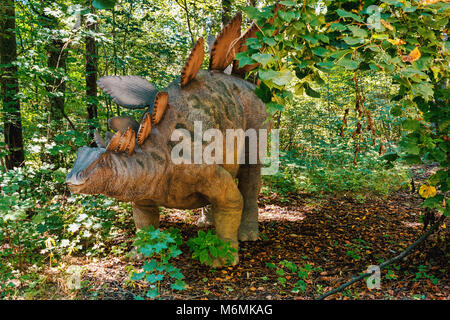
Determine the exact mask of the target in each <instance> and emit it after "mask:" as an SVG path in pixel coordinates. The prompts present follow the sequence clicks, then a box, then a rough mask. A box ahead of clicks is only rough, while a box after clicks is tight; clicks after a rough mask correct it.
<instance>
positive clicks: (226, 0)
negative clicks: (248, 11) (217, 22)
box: [222, 0, 232, 29]
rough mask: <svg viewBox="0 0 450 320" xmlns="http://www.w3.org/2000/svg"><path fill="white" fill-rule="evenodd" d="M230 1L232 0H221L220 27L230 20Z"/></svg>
mask: <svg viewBox="0 0 450 320" xmlns="http://www.w3.org/2000/svg"><path fill="white" fill-rule="evenodd" d="M231 3H232V0H222V29H223V27H225V26H226V25H227V24H228V23H229V22H230V20H231Z"/></svg>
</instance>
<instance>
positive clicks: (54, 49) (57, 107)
mask: <svg viewBox="0 0 450 320" xmlns="http://www.w3.org/2000/svg"><path fill="white" fill-rule="evenodd" d="M47 54H48V59H47V66H48V67H49V68H50V69H54V70H56V69H63V70H65V69H66V58H67V50H66V49H65V48H64V42H63V41H62V40H52V42H51V44H49V45H48V47H47ZM47 86H48V87H47V88H48V94H49V98H50V109H49V111H50V121H57V122H60V121H61V120H62V119H63V117H64V115H63V113H64V102H65V98H64V93H65V91H66V82H65V81H64V79H62V78H60V77H53V78H50V79H47Z"/></svg>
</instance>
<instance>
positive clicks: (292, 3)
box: [280, 0, 296, 7]
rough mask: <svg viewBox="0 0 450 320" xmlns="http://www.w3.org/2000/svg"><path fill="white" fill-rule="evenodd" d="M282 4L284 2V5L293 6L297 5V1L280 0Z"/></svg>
mask: <svg viewBox="0 0 450 320" xmlns="http://www.w3.org/2000/svg"><path fill="white" fill-rule="evenodd" d="M280 4H282V5H284V6H287V7H293V6H295V4H296V3H295V2H294V1H287V0H286V1H280Z"/></svg>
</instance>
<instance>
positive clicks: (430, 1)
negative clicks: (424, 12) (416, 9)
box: [422, 0, 441, 5]
mask: <svg viewBox="0 0 450 320" xmlns="http://www.w3.org/2000/svg"><path fill="white" fill-rule="evenodd" d="M439 1H441V0H422V3H423V4H424V5H427V4H433V3H436V2H439Z"/></svg>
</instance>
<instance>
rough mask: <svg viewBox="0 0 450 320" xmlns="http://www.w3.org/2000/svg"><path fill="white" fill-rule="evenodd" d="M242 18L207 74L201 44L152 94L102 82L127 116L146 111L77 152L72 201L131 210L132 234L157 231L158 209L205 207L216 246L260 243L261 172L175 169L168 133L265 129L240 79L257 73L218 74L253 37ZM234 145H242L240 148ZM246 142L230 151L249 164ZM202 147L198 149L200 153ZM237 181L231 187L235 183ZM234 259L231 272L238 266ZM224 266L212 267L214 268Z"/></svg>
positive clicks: (120, 79) (215, 52) (146, 86)
mask: <svg viewBox="0 0 450 320" xmlns="http://www.w3.org/2000/svg"><path fill="white" fill-rule="evenodd" d="M241 23H242V17H241V14H237V15H236V16H235V17H234V18H233V19H232V20H231V22H230V23H229V24H228V25H227V26H226V27H225V28H224V29H223V30H222V31H221V33H220V34H219V36H218V37H217V38H216V39H215V41H214V43H213V46H212V48H211V57H210V67H209V69H210V70H209V71H206V70H200V67H201V65H202V62H203V58H204V44H203V39H202V38H200V39H199V40H198V41H197V43H196V45H195V46H194V48H193V50H192V52H191V54H190V56H189V58H188V60H187V62H186V64H185V66H184V67H183V69H182V73H181V77H180V79H177V80H175V81H174V82H172V83H171V84H170V85H169V86H168V87H167V88H166V89H165V90H163V91H161V92H158V90H157V89H156V88H155V86H153V85H152V84H151V83H150V82H148V81H147V80H145V79H143V78H141V77H137V76H107V77H103V78H101V79H100V80H99V81H98V84H99V86H100V87H101V88H102V89H103V90H104V91H105V92H106V93H108V94H109V95H110V96H111V97H112V98H113V100H114V101H115V102H116V103H117V104H119V105H121V106H124V107H126V108H129V109H136V108H148V110H147V111H146V112H145V113H144V115H143V116H142V119H141V121H140V123H138V122H137V121H136V120H135V119H133V118H132V117H125V116H124V117H113V118H111V119H109V120H108V124H109V127H110V128H112V129H113V130H114V131H116V133H115V134H114V135H113V136H108V135H107V139H106V141H105V140H104V139H103V138H102V137H101V136H100V135H99V134H98V133H97V132H96V133H95V141H96V143H97V145H98V147H97V148H89V147H86V146H85V147H82V148H80V149H79V151H78V154H77V160H76V162H75V164H74V167H73V169H72V171H71V172H70V173H69V174H68V176H67V179H66V183H67V184H68V186H69V188H70V190H71V191H72V192H73V193H84V194H104V195H107V196H110V197H113V198H116V199H119V200H121V201H129V202H132V208H133V218H134V221H135V224H136V227H137V228H144V227H147V226H149V225H153V226H156V227H157V226H158V225H159V210H158V206H163V207H167V208H178V209H194V208H200V207H204V206H206V205H208V204H210V205H211V212H212V220H213V222H214V225H215V228H216V232H217V235H218V237H219V238H221V239H222V240H225V241H230V243H231V244H232V246H233V247H235V248H236V249H237V248H238V240H241V241H248V240H250V241H254V240H257V239H258V237H259V232H258V206H257V196H258V193H259V189H260V181H261V164H260V162H258V163H257V164H248V162H246V163H244V164H238V163H232V164H217V163H213V164H205V163H203V164H187V163H181V164H175V163H174V162H173V161H172V159H171V151H172V148H173V147H174V145H176V144H175V143H174V142H173V141H171V139H170V138H171V136H172V133H173V132H174V130H177V129H185V130H187V131H189V132H194V121H201V123H202V126H203V130H204V131H205V130H207V129H211V128H215V129H219V130H220V131H221V132H222V133H224V136H225V131H226V130H227V129H242V130H243V131H244V132H245V131H246V130H247V129H255V130H256V132H259V129H267V126H268V124H267V123H265V120H266V118H267V114H266V108H265V104H264V103H263V102H262V101H261V100H260V99H259V98H258V97H257V96H256V95H255V93H254V89H255V85H254V84H252V83H250V82H248V81H246V80H244V79H242V78H241V77H242V75H245V73H246V72H247V71H249V70H251V68H254V67H255V66H246V67H245V68H239V67H238V64H237V63H234V65H233V72H232V75H228V74H225V73H223V70H224V69H225V68H227V66H229V65H230V64H231V63H233V60H234V56H235V54H236V53H237V52H240V51H243V50H245V48H246V47H245V41H246V39H248V38H251V37H255V36H256V31H257V27H256V25H255V24H252V26H251V27H250V28H248V29H247V31H246V32H245V33H243V34H242V35H241ZM239 143H240V145H239ZM248 144H249V143H248V141H245V140H244V141H242V140H241V142H239V141H238V143H236V144H235V146H234V150H233V151H234V152H236V154H237V157H239V156H240V154H239V153H240V152H241V153H242V152H244V154H245V156H246V157H247V158H248V152H249V151H248ZM202 147H204V146H202ZM236 178H237V179H238V183H237V184H236V182H235V179H236ZM238 261H239V259H238V254H237V253H236V254H235V259H234V262H233V264H236V263H238ZM222 264H223V261H221V260H219V259H216V260H214V265H215V266H220V265H222Z"/></svg>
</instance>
